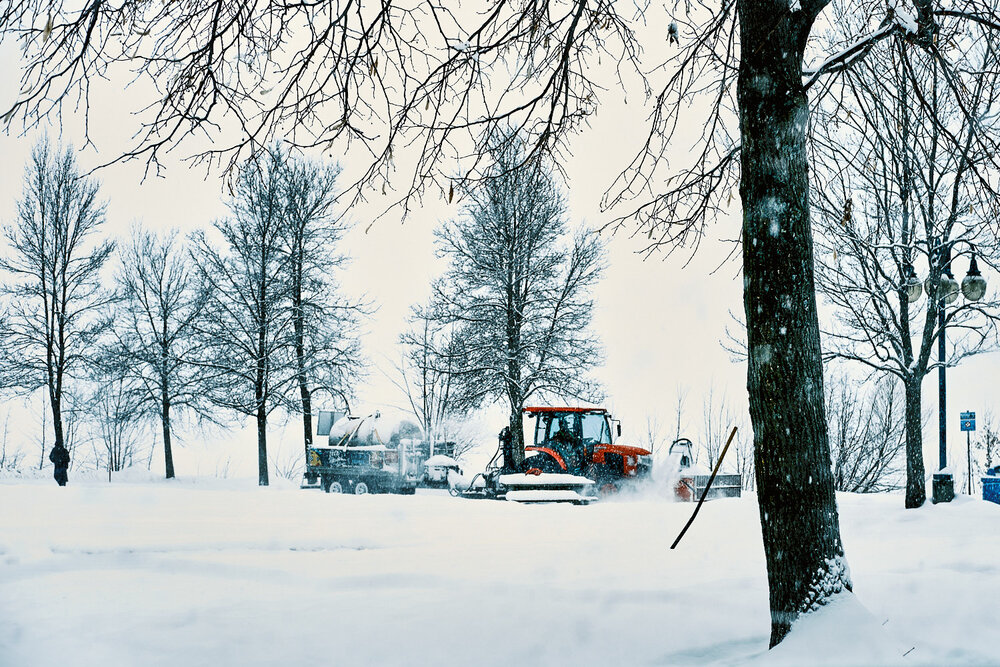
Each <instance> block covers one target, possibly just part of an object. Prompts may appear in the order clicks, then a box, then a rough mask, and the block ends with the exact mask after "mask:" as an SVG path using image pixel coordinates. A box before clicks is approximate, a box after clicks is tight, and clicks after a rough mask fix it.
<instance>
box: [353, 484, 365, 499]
mask: <svg viewBox="0 0 1000 667" xmlns="http://www.w3.org/2000/svg"><path fill="white" fill-rule="evenodd" d="M366 493H368V485H367V484H365V483H364V482H358V483H357V484H355V485H354V495H356V496H363V495H365V494H366Z"/></svg>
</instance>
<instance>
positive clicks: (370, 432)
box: [329, 410, 422, 446]
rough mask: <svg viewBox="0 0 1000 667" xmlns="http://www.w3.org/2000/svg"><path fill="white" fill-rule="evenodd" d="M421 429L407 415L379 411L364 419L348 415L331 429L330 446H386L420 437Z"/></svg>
mask: <svg viewBox="0 0 1000 667" xmlns="http://www.w3.org/2000/svg"><path fill="white" fill-rule="evenodd" d="M421 435H422V431H421V429H420V427H419V426H418V425H417V424H415V423H414V422H413V421H412V420H411V419H408V418H407V417H406V416H405V415H402V414H398V413H396V412H394V411H385V410H377V411H375V412H373V413H371V414H369V415H365V416H363V417H355V416H352V415H348V416H346V417H342V418H341V419H338V420H337V421H336V422H334V424H333V426H332V427H330V440H329V442H330V445H331V446H336V445H341V444H350V445H384V444H389V443H390V442H393V443H395V442H398V441H399V440H401V439H402V438H413V437H414V436H416V437H420V436H421Z"/></svg>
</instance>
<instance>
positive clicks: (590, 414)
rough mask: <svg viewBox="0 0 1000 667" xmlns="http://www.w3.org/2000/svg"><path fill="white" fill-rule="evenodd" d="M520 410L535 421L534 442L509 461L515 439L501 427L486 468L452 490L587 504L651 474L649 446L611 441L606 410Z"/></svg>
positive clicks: (469, 494) (479, 495)
mask: <svg viewBox="0 0 1000 667" xmlns="http://www.w3.org/2000/svg"><path fill="white" fill-rule="evenodd" d="M524 413H525V414H526V415H528V416H530V417H534V418H535V420H536V421H535V429H534V444H533V445H531V446H528V447H525V448H524V454H525V456H524V462H523V463H522V464H521V465H520V466H517V467H515V466H513V465H512V464H511V463H510V462H512V461H514V460H515V457H514V452H513V447H514V445H513V442H514V439H513V437H511V433H510V429H509V428H506V427H505V428H504V430H503V431H501V432H500V436H499V440H500V442H499V446H498V447H497V451H496V453H495V454H494V455H493V458H492V459H491V460H490V462H489V464H488V465H487V467H486V470H485V471H484V472H482V473H480V474H478V475H476V476H475V477H474V478H473V479H472V481H471V482H470V483H469V485H468V486H467V487H465V488H457V489H453V492H454V493H455V495H462V496H465V497H471V498H503V499H506V500H513V501H516V502H572V503H577V504H586V503H589V502H591V501H593V500H596V499H597V498H598V497H599V496H601V495H607V494H609V493H616V492H617V491H619V490H620V489H621V488H622V487H623V486H626V485H628V484H632V483H634V482H636V481H638V480H643V479H645V478H647V477H648V476H649V472H650V469H651V459H650V453H649V451H647V450H645V449H641V448H639V447H628V446H625V445H618V444H613V443H612V437H611V416H610V415H609V414H608V413H607V412H606V411H605V410H603V409H600V408H539V407H535V408H525V409H524ZM618 433H619V435H620V433H621V428H620V426H619V427H618Z"/></svg>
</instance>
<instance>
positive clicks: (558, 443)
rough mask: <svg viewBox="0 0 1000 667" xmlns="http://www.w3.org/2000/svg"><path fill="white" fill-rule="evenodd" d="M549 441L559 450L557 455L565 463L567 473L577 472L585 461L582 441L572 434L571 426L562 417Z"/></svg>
mask: <svg viewBox="0 0 1000 667" xmlns="http://www.w3.org/2000/svg"><path fill="white" fill-rule="evenodd" d="M549 443H550V444H551V445H552V446H553V447H554V449H555V450H556V451H557V452H559V455H560V456H561V457H562V458H563V461H565V463H566V467H567V468H568V470H567V471H566V472H569V473H574V474H575V473H579V472H580V471H581V470H582V469H583V467H584V463H585V461H586V456H585V454H584V451H583V443H581V442H580V439H579V438H577V437H576V436H575V435H574V434H573V428H572V426H571V425H570V424H569V423H568V422H567V420H566V418H565V417H564V418H563V419H562V420H561V421H560V423H559V430H558V431H556V432H555V433H554V434H553V435H552V438H551V439H550V440H549Z"/></svg>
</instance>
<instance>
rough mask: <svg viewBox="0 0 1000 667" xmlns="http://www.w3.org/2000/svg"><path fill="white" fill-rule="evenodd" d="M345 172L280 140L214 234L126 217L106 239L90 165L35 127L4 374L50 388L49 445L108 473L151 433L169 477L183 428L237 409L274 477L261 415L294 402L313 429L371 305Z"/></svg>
mask: <svg viewBox="0 0 1000 667" xmlns="http://www.w3.org/2000/svg"><path fill="white" fill-rule="evenodd" d="M338 172H339V168H338V167H335V166H331V165H325V164H320V163H314V162H310V161H308V160H305V159H302V158H292V157H290V156H288V155H287V154H286V153H285V152H283V151H282V149H280V148H279V147H278V146H275V147H273V148H272V150H270V151H269V152H268V153H267V154H266V155H265V156H264V158H263V159H261V160H259V161H257V162H256V163H253V164H248V165H246V166H245V167H244V168H243V169H242V170H241V171H240V173H239V175H238V177H237V178H236V184H235V187H234V188H233V190H232V192H231V196H230V197H229V198H228V200H227V202H226V204H227V207H228V209H229V214H228V215H227V216H226V217H224V218H222V219H220V220H216V221H215V222H214V223H213V224H212V226H211V228H210V229H208V230H197V231H195V232H194V233H193V234H191V235H190V236H189V237H188V238H181V237H180V236H179V235H178V234H177V232H175V231H167V232H164V233H156V232H152V231H149V230H146V229H143V228H142V227H140V226H134V227H133V228H132V230H131V233H130V235H129V236H128V237H127V238H125V239H122V240H115V239H109V238H105V237H104V236H103V234H102V226H103V225H104V223H105V221H106V203H104V202H103V201H102V200H101V198H100V195H99V183H98V181H97V180H96V178H93V177H89V176H86V175H84V174H82V173H81V172H80V169H79V167H78V165H77V162H76V158H75V154H74V151H73V150H72V148H70V147H62V146H56V145H54V144H52V143H51V142H50V141H49V140H48V139H43V140H41V141H40V142H39V143H38V144H37V145H36V146H35V148H34V149H33V151H32V155H31V159H30V161H29V164H28V165H27V167H26V168H25V181H24V192H23V195H22V198H21V199H20V200H19V201H18V206H17V218H16V219H15V220H14V221H13V222H12V223H10V224H8V225H6V226H5V227H4V234H5V237H6V240H7V245H8V247H7V249H6V251H5V253H4V254H3V259H2V260H0V270H2V271H3V272H4V273H5V276H6V277H7V278H8V280H7V282H6V283H5V288H4V301H3V306H4V308H3V311H2V312H3V319H2V329H0V333H2V337H3V340H4V346H3V353H2V354H3V358H2V366H0V368H2V377H3V380H4V386H5V387H7V388H9V389H12V390H17V391H20V392H27V393H31V392H35V391H36V390H39V389H41V390H43V393H44V396H45V399H46V400H45V404H46V408H45V410H44V412H43V413H42V414H43V421H42V424H41V427H42V437H41V441H40V442H41V448H42V449H44V448H45V447H46V437H47V429H46V423H51V424H52V433H53V443H52V445H53V447H56V448H59V447H65V448H66V449H68V450H70V451H71V453H73V454H74V457H73V458H85V457H83V456H80V455H81V454H83V453H84V452H85V451H86V449H87V448H90V449H91V450H92V452H91V453H92V456H91V457H89V462H90V464H91V465H95V466H97V467H99V468H100V469H104V470H106V471H107V473H108V475H109V476H110V475H111V474H112V473H114V472H117V471H120V470H122V469H124V468H125V467H128V466H130V465H132V464H135V463H136V462H137V461H139V460H141V459H142V458H146V457H151V454H152V452H151V447H152V442H153V441H154V438H155V436H154V434H153V433H151V432H150V429H151V428H155V431H156V433H155V435H158V436H159V442H160V444H161V446H162V448H163V459H164V464H165V470H164V474H165V476H166V477H167V478H171V477H174V476H175V469H174V463H173V447H174V444H175V442H176V434H175V432H176V427H177V425H178V424H192V423H194V424H197V423H201V424H208V423H211V424H218V425H224V424H226V423H228V422H229V421H230V420H231V419H232V418H233V417H234V416H238V415H245V416H251V417H254V418H255V419H256V421H257V425H258V429H257V431H258V443H257V444H258V458H259V463H260V467H259V472H260V483H261V484H267V482H268V474H267V469H268V454H267V440H266V438H267V430H266V428H267V417H268V415H270V414H271V412H272V411H274V410H275V409H278V408H281V409H283V410H284V411H285V412H286V413H288V414H299V415H301V416H302V419H303V424H304V431H305V433H306V434H308V436H311V433H312V430H313V429H312V426H311V422H310V419H311V417H312V413H313V411H314V409H315V408H314V407H313V400H314V399H313V397H314V396H317V397H325V398H324V400H326V399H328V398H329V397H336V399H337V400H338V401H346V400H347V397H348V396H349V395H350V394H351V393H352V391H353V386H352V385H353V383H354V382H355V381H356V379H357V378H358V377H359V375H360V373H361V372H362V371H363V367H364V364H363V358H362V356H361V354H360V341H359V338H358V327H359V324H360V319H361V317H362V316H363V315H364V314H365V312H366V308H367V306H366V304H364V303H361V302H357V301H351V300H349V299H347V298H345V297H343V296H342V295H341V290H340V289H339V288H338V284H337V279H336V274H337V271H338V269H339V268H340V266H341V265H342V263H343V261H344V260H343V257H342V256H341V255H340V254H339V253H338V249H337V242H338V241H339V239H340V238H341V236H342V235H343V233H344V231H345V230H346V228H347V224H346V220H345V218H344V217H343V216H342V215H340V214H339V213H338V212H337V211H336V210H335V209H334V206H333V204H334V201H335V196H336V187H335V181H336V177H337V174H338ZM154 424H155V427H154V426H153V425H154ZM308 436H307V438H308ZM308 442H309V440H308V439H306V444H308ZM4 444H5V445H6V440H5V441H4ZM40 461H41V464H44V458H42V459H40Z"/></svg>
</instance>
